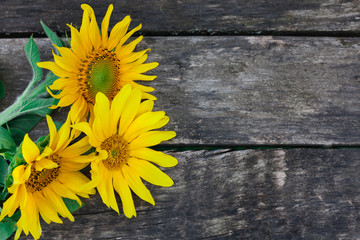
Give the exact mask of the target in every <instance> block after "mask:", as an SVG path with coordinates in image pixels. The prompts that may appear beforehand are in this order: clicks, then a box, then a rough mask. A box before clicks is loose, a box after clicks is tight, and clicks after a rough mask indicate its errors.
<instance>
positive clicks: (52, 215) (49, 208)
mask: <svg viewBox="0 0 360 240" xmlns="http://www.w3.org/2000/svg"><path fill="white" fill-rule="evenodd" d="M34 198H35V200H36V203H37V205H38V207H39V211H40V214H41V216H42V217H43V218H44V217H46V218H48V219H49V220H51V221H53V222H56V223H63V222H62V220H61V219H60V218H59V215H58V214H57V212H56V211H55V209H54V208H55V207H54V206H53V205H52V203H51V202H49V201H47V200H46V199H45V198H44V196H43V195H42V193H41V192H35V193H34Z"/></svg>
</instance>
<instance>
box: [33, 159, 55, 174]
mask: <svg viewBox="0 0 360 240" xmlns="http://www.w3.org/2000/svg"><path fill="white" fill-rule="evenodd" d="M58 166H59V165H58V164H57V163H55V162H53V161H51V160H49V159H46V158H43V159H41V160H39V161H37V162H36V163H35V169H36V171H42V170H43V169H44V168H46V169H51V168H57V167H58Z"/></svg>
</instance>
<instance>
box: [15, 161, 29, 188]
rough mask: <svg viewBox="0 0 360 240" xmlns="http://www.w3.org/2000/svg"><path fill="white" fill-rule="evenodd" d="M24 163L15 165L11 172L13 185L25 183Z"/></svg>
mask: <svg viewBox="0 0 360 240" xmlns="http://www.w3.org/2000/svg"><path fill="white" fill-rule="evenodd" d="M25 169H26V167H25V165H20V166H17V167H16V168H15V169H14V170H13V172H12V176H13V180H14V182H13V185H17V184H23V183H25V181H26V180H27V179H26V178H25Z"/></svg>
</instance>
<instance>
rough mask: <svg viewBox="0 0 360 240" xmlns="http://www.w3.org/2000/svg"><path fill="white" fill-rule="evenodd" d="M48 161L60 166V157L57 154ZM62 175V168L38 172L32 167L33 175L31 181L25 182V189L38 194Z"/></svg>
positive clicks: (49, 157)
mask: <svg viewBox="0 0 360 240" xmlns="http://www.w3.org/2000/svg"><path fill="white" fill-rule="evenodd" d="M46 158H47V159H49V160H51V161H53V162H56V163H57V164H59V160H60V157H59V156H58V155H57V154H52V155H50V156H48V157H46ZM59 174H60V166H59V167H57V168H51V169H46V168H44V169H43V170H41V171H36V169H35V166H34V165H32V167H31V174H30V177H29V179H28V180H27V181H26V182H25V187H26V189H27V190H28V191H30V192H32V193H33V192H38V191H41V190H43V189H44V188H45V187H46V186H47V185H49V184H50V183H52V182H53V181H54V180H55V179H56V178H57V177H58V176H59Z"/></svg>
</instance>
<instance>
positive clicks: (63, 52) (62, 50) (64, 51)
mask: <svg viewBox="0 0 360 240" xmlns="http://www.w3.org/2000/svg"><path fill="white" fill-rule="evenodd" d="M53 46H54V47H55V48H56V49H57V50H58V51H59V54H60V56H62V57H64V58H67V59H71V60H72V61H74V63H75V64H80V59H79V58H78V56H76V54H75V53H74V52H73V51H71V49H70V48H67V47H59V46H56V45H55V44H53Z"/></svg>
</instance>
